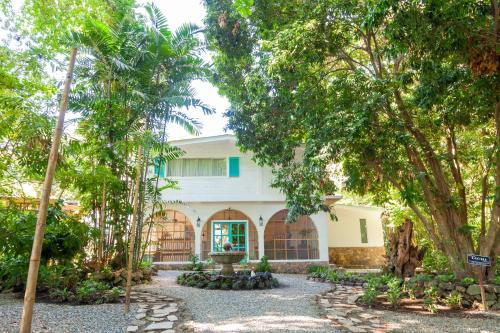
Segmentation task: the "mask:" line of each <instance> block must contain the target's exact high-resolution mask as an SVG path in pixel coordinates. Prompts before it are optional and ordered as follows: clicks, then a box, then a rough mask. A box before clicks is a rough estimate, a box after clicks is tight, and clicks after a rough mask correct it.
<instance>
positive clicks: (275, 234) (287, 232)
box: [264, 209, 319, 260]
mask: <svg viewBox="0 0 500 333" xmlns="http://www.w3.org/2000/svg"><path fill="white" fill-rule="evenodd" d="M287 214H288V211H287V210H286V209H283V210H281V211H279V212H277V213H276V214H274V215H273V216H272V217H271V218H270V219H269V222H268V223H267V224H266V229H265V231H264V253H265V255H266V256H267V257H268V258H269V259H270V260H309V259H319V241H318V231H317V230H316V226H315V225H314V223H313V221H312V220H311V218H310V217H309V216H300V217H299V218H298V219H297V221H295V222H293V223H285V221H286V216H287Z"/></svg>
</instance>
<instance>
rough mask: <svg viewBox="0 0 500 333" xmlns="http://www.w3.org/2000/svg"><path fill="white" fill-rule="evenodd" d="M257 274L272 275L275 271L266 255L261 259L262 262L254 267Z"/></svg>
mask: <svg viewBox="0 0 500 333" xmlns="http://www.w3.org/2000/svg"><path fill="white" fill-rule="evenodd" d="M254 271H255V272H262V273H263V272H269V273H271V272H272V271H273V269H272V267H271V264H269V260H268V258H267V256H266V255H264V256H262V258H261V259H260V262H259V263H257V264H256V265H255V267H254Z"/></svg>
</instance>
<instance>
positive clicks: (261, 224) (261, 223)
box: [259, 215, 264, 227]
mask: <svg viewBox="0 0 500 333" xmlns="http://www.w3.org/2000/svg"><path fill="white" fill-rule="evenodd" d="M259 225H260V226H261V227H262V226H263V225H264V219H263V218H262V215H261V216H260V217H259Z"/></svg>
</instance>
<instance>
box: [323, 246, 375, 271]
mask: <svg viewBox="0 0 500 333" xmlns="http://www.w3.org/2000/svg"><path fill="white" fill-rule="evenodd" d="M384 256H385V249H384V247H381V246H380V247H329V248H328V258H329V260H330V264H335V265H337V266H340V267H344V268H380V267H381V266H383V265H384V263H385V257H384Z"/></svg>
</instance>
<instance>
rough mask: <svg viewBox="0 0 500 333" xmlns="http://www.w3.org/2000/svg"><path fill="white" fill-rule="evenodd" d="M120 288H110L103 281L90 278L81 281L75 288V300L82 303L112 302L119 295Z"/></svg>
mask: <svg viewBox="0 0 500 333" xmlns="http://www.w3.org/2000/svg"><path fill="white" fill-rule="evenodd" d="M120 293H121V289H120V288H117V287H115V288H112V289H110V288H109V286H108V285H107V284H106V283H104V282H98V281H95V280H92V279H89V280H85V281H82V282H81V283H80V284H79V285H78V287H77V288H76V294H75V296H76V300H77V301H78V302H79V303H84V304H90V303H95V304H101V303H105V302H114V301H116V300H118V298H119V297H120Z"/></svg>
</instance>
